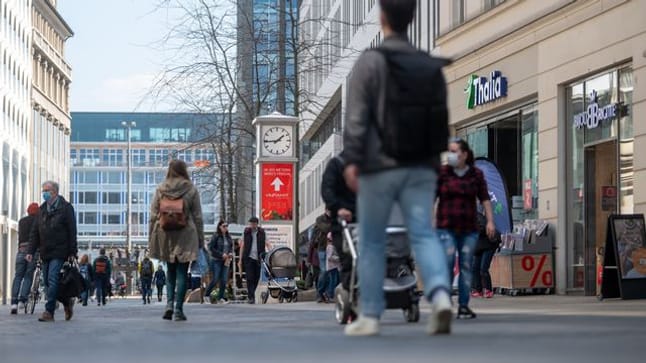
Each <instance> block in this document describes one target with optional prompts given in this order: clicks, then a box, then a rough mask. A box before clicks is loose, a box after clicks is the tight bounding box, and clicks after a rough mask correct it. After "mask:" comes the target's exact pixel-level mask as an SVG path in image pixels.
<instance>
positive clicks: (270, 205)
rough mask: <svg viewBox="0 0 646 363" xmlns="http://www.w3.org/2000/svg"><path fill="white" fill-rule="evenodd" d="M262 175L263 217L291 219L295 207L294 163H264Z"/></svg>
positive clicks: (272, 219) (271, 219) (261, 204)
mask: <svg viewBox="0 0 646 363" xmlns="http://www.w3.org/2000/svg"><path fill="white" fill-rule="evenodd" d="M260 177H261V184H260V185H261V198H260V208H261V213H260V216H261V219H262V220H263V221H275V220H282V221H291V220H292V219H293V209H294V182H293V180H294V164H291V163H263V164H261V167H260Z"/></svg>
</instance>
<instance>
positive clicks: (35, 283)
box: [25, 259, 42, 314]
mask: <svg viewBox="0 0 646 363" xmlns="http://www.w3.org/2000/svg"><path fill="white" fill-rule="evenodd" d="M41 270H42V262H41V260H40V259H38V260H37V261H36V268H35V269H34V276H33V278H32V282H31V290H29V296H28V297H27V303H26V304H25V314H33V313H34V310H36V305H37V304H38V302H39V301H40V299H41V296H40V295H41V294H40V275H41Z"/></svg>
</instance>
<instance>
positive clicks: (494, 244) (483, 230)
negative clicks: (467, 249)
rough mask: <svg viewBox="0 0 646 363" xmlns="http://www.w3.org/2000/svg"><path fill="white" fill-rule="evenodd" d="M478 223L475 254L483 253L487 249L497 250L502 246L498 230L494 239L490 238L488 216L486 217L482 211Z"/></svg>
mask: <svg viewBox="0 0 646 363" xmlns="http://www.w3.org/2000/svg"><path fill="white" fill-rule="evenodd" d="M477 224H478V242H477V243H476V249H475V254H476V255H481V254H482V253H483V252H485V251H495V250H497V249H498V247H499V246H500V243H501V242H502V240H501V238H500V232H498V230H496V235H495V237H494V238H493V239H489V236H487V218H485V216H484V215H482V213H478V215H477Z"/></svg>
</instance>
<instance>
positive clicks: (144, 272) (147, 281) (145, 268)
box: [139, 257, 155, 305]
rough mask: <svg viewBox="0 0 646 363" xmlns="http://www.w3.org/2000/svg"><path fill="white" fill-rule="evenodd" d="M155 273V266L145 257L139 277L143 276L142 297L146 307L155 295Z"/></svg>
mask: <svg viewBox="0 0 646 363" xmlns="http://www.w3.org/2000/svg"><path fill="white" fill-rule="evenodd" d="M154 273H155V265H153V262H152V261H151V260H150V259H149V258H148V257H144V260H143V261H142V262H141V269H140V270H139V276H141V297H142V299H143V300H144V305H146V303H148V304H150V299H151V298H152V295H153V288H152V282H153V274H154Z"/></svg>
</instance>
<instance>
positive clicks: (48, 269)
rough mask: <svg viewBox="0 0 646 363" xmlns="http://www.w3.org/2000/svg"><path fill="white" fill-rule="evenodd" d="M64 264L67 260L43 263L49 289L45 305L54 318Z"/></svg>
mask: <svg viewBox="0 0 646 363" xmlns="http://www.w3.org/2000/svg"><path fill="white" fill-rule="evenodd" d="M64 263H65V260H63V259H59V258H54V259H51V260H49V261H44V262H43V281H45V286H46V287H47V293H46V295H47V303H46V304H45V310H47V311H48V312H49V313H50V314H52V316H53V315H54V310H56V296H57V295H58V277H59V275H60V272H61V268H62V267H63V264H64Z"/></svg>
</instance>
